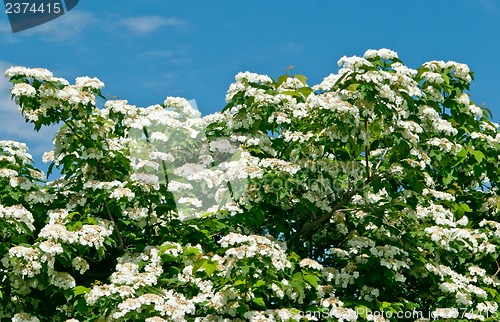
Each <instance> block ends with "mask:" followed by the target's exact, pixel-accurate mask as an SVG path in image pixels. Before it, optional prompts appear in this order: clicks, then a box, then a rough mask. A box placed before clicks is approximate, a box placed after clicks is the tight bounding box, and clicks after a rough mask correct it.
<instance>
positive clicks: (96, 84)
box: [75, 76, 104, 89]
mask: <svg viewBox="0 0 500 322" xmlns="http://www.w3.org/2000/svg"><path fill="white" fill-rule="evenodd" d="M75 85H76V86H78V87H81V88H84V87H88V88H92V89H101V88H103V87H104V83H103V82H101V81H100V80H99V79H97V78H96V77H94V78H90V77H87V76H83V77H77V78H76V81H75Z"/></svg>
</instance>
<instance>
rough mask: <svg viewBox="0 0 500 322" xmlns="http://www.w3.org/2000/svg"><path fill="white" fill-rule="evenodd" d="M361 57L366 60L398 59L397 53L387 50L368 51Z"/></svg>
mask: <svg viewBox="0 0 500 322" xmlns="http://www.w3.org/2000/svg"><path fill="white" fill-rule="evenodd" d="M363 57H364V58H366V59H370V58H377V57H380V58H382V59H386V60H391V59H395V58H398V53H396V52H395V51H392V50H389V49H387V48H382V49H379V50H374V49H368V50H367V51H366V52H365V54H364V55H363Z"/></svg>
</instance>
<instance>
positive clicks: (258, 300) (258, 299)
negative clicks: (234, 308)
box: [252, 297, 266, 307]
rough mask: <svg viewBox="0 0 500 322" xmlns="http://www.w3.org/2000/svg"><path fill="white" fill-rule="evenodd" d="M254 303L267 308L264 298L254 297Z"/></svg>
mask: <svg viewBox="0 0 500 322" xmlns="http://www.w3.org/2000/svg"><path fill="white" fill-rule="evenodd" d="M252 302H253V303H255V304H257V305H258V306H260V307H266V302H264V299H263V298H262V297H254V298H253V299H252Z"/></svg>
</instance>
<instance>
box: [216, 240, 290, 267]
mask: <svg viewBox="0 0 500 322" xmlns="http://www.w3.org/2000/svg"><path fill="white" fill-rule="evenodd" d="M219 244H220V245H221V247H223V248H229V247H230V246H235V247H232V248H229V249H227V250H226V252H225V255H226V257H228V258H234V259H235V260H239V259H244V258H254V257H257V258H258V257H260V256H264V257H268V258H269V259H271V262H272V264H273V266H274V269H277V270H284V269H285V268H288V267H291V263H290V262H289V261H288V260H287V258H286V252H285V250H286V247H285V246H284V245H280V244H278V243H276V242H274V241H272V240H270V239H269V238H266V237H263V236H258V235H250V236H246V235H241V234H237V233H230V234H229V235H227V236H224V237H223V238H221V239H220V240H219ZM237 245H239V246H237ZM224 265H225V269H226V274H229V273H230V272H231V270H232V269H233V268H234V265H235V261H229V262H225V263H224Z"/></svg>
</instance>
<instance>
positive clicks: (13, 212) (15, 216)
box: [0, 205, 35, 234]
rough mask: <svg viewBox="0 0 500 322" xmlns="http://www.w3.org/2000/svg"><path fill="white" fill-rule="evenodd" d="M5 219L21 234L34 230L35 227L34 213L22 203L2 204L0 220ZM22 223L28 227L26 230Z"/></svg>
mask: <svg viewBox="0 0 500 322" xmlns="http://www.w3.org/2000/svg"><path fill="white" fill-rule="evenodd" d="M1 221H5V223H6V224H9V225H12V226H13V227H14V229H15V230H16V231H17V232H18V233H19V234H26V233H29V232H33V231H34V230H35V227H34V226H33V223H34V222H35V220H34V219H33V215H32V214H31V212H29V211H28V210H27V209H26V208H24V206H22V205H15V206H10V207H4V206H2V205H0V222H1ZM21 223H22V224H24V226H25V227H26V228H27V229H28V231H25V230H24V229H23V226H21Z"/></svg>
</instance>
